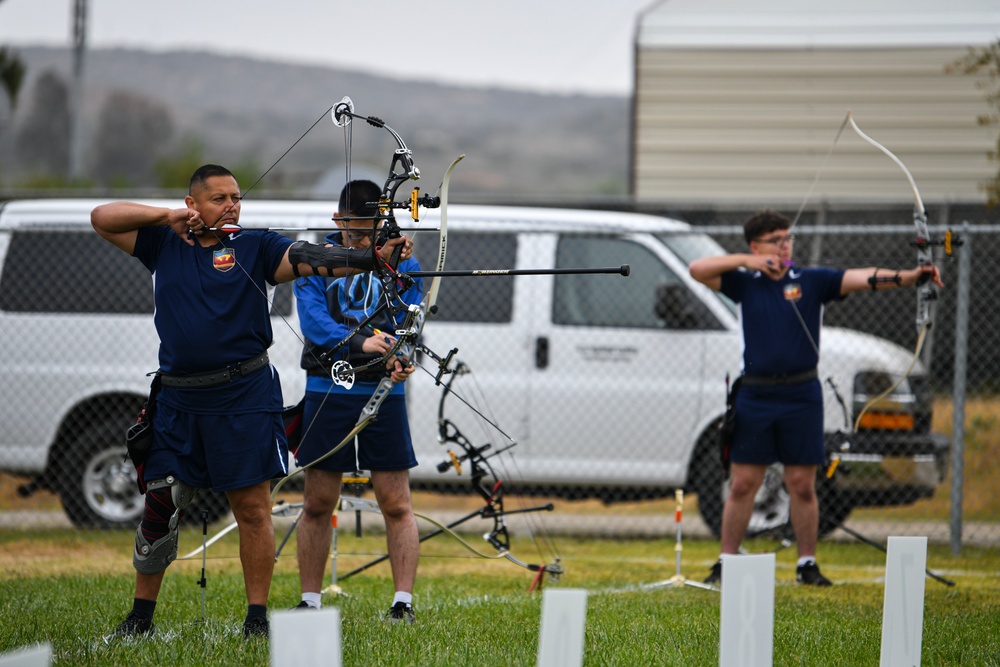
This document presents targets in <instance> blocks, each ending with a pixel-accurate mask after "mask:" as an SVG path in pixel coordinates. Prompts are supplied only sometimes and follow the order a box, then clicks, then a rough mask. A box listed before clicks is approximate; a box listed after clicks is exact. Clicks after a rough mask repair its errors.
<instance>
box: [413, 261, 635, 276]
mask: <svg viewBox="0 0 1000 667" xmlns="http://www.w3.org/2000/svg"><path fill="white" fill-rule="evenodd" d="M631 272H632V267H631V266H629V265H628V264H622V265H621V266H603V267H583V268H579V269H465V270H463V269H451V270H447V271H411V272H409V273H407V274H406V275H408V276H412V277H414V278H426V277H429V276H444V277H446V278H462V277H485V276H557V275H582V274H588V273H613V274H619V275H623V276H628V275H629V274H630V273H631Z"/></svg>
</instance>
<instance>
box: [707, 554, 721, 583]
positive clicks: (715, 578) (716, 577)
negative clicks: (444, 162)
mask: <svg viewBox="0 0 1000 667" xmlns="http://www.w3.org/2000/svg"><path fill="white" fill-rule="evenodd" d="M705 583H706V584H719V583H722V559H721V558H720V559H719V560H717V561H715V562H714V563H712V571H711V572H709V573H708V576H707V577H705Z"/></svg>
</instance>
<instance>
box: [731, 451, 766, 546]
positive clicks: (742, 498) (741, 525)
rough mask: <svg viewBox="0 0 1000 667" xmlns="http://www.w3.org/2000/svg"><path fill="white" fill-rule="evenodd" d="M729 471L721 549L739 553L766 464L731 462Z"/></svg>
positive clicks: (762, 480)
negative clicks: (729, 480)
mask: <svg viewBox="0 0 1000 667" xmlns="http://www.w3.org/2000/svg"><path fill="white" fill-rule="evenodd" d="M730 472H731V475H732V483H731V484H730V487H729V497H728V498H726V504H725V506H724V507H723V508H722V539H721V542H722V544H721V550H722V553H724V554H735V553H739V549H740V543H741V542H743V538H744V537H745V536H746V532H747V526H748V525H749V524H750V517H751V516H752V515H753V502H754V498H755V497H756V496H757V490H758V489H760V485H761V484H763V482H764V475H765V473H766V472H767V466H764V465H753V464H748V463H733V464H732V466H731V468H730Z"/></svg>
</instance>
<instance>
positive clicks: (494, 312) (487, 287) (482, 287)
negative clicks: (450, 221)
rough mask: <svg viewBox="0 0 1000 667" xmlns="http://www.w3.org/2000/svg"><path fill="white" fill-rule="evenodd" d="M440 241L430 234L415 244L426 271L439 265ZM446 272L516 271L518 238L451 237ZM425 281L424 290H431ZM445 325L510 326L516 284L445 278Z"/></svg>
mask: <svg viewBox="0 0 1000 667" xmlns="http://www.w3.org/2000/svg"><path fill="white" fill-rule="evenodd" d="M437 252H438V244H437V237H435V236H433V235H431V234H427V235H424V236H421V237H419V238H418V239H417V240H416V242H415V243H414V254H415V256H416V258H417V261H419V262H420V268H421V269H423V270H424V271H432V270H433V269H434V265H435V263H436V262H437ZM447 252H448V254H447V255H446V258H445V269H448V270H453V269H513V268H515V267H516V266H517V264H516V262H517V236H516V235H515V234H502V233H495V234H471V233H468V232H451V233H449V234H448V251H447ZM430 281H431V279H430V278H424V290H425V291H426V290H427V289H428V288H429V287H430ZM437 305H438V312H437V314H436V315H434V319H435V320H437V321H441V322H487V323H502V322H510V320H511V317H512V315H513V311H514V281H513V280H511V279H510V278H504V277H490V276H486V277H482V278H478V277H469V278H443V279H442V280H441V289H440V290H439V292H438V301H437Z"/></svg>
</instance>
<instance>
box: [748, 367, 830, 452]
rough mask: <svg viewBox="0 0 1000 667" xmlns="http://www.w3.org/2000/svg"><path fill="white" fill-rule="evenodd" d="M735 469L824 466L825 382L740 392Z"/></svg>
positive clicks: (816, 381) (750, 388) (815, 381)
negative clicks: (739, 466)
mask: <svg viewBox="0 0 1000 667" xmlns="http://www.w3.org/2000/svg"><path fill="white" fill-rule="evenodd" d="M730 460H731V461H732V462H733V463H751V464H761V465H770V464H772V463H784V464H787V465H823V463H824V462H825V460H826V452H825V449H824V445H823V388H822V386H821V385H820V383H819V380H812V381H811V382H803V383H802V384H795V385H782V386H777V387H748V386H746V385H743V386H741V387H740V390H739V393H738V394H737V395H736V433H735V436H734V438H733V449H732V452H731V454H730Z"/></svg>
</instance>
